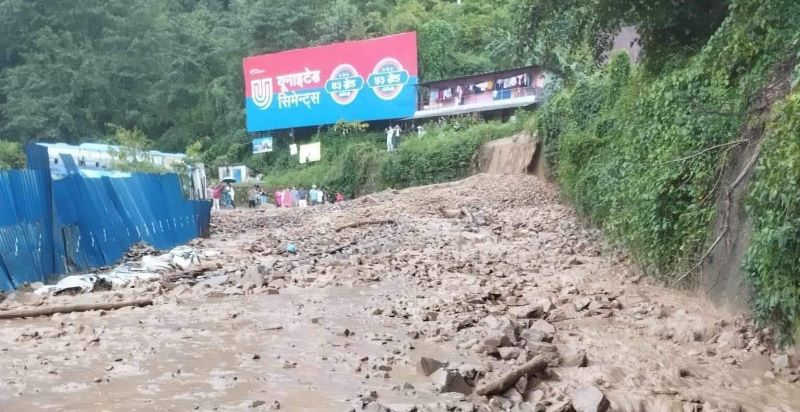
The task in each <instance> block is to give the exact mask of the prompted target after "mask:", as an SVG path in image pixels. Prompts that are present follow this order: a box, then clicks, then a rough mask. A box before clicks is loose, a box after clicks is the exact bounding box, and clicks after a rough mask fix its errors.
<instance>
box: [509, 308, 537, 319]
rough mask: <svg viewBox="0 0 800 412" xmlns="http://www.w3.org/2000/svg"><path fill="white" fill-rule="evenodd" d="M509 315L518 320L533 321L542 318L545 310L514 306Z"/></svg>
mask: <svg viewBox="0 0 800 412" xmlns="http://www.w3.org/2000/svg"><path fill="white" fill-rule="evenodd" d="M508 313H509V314H510V315H512V316H515V317H516V318H517V319H532V318H541V317H542V316H543V315H544V309H543V308H542V307H541V306H533V305H525V306H514V307H512V308H511V309H509V310H508Z"/></svg>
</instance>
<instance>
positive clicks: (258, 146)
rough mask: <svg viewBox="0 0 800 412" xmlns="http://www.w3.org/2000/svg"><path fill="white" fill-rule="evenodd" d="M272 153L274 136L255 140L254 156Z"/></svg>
mask: <svg viewBox="0 0 800 412" xmlns="http://www.w3.org/2000/svg"><path fill="white" fill-rule="evenodd" d="M271 151H272V136H267V137H260V138H258V139H253V154H257V153H267V152H271Z"/></svg>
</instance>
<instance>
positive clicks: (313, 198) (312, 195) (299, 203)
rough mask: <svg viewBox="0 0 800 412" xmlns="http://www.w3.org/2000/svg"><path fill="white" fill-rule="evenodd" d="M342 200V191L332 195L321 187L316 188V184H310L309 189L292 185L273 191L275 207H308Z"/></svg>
mask: <svg viewBox="0 0 800 412" xmlns="http://www.w3.org/2000/svg"><path fill="white" fill-rule="evenodd" d="M342 201H344V194H343V193H342V192H338V193H336V196H334V197H332V195H331V193H329V192H327V191H325V190H323V189H321V188H320V189H318V188H317V185H312V186H311V190H306V189H305V188H302V187H301V188H299V189H298V188H296V187H292V188H291V189H289V188H286V189H283V190H276V191H275V207H308V206H316V205H321V204H324V203H334V202H336V203H339V202H342Z"/></svg>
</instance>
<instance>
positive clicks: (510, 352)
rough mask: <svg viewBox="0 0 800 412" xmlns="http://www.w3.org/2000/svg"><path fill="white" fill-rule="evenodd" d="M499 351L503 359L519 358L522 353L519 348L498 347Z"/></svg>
mask: <svg viewBox="0 0 800 412" xmlns="http://www.w3.org/2000/svg"><path fill="white" fill-rule="evenodd" d="M497 352H498V353H499V354H500V358H501V359H503V360H511V359H517V358H518V357H519V354H520V350H519V348H513V347H512V348H498V349H497Z"/></svg>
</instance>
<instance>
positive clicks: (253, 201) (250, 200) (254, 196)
mask: <svg viewBox="0 0 800 412" xmlns="http://www.w3.org/2000/svg"><path fill="white" fill-rule="evenodd" d="M258 196H259V188H258V185H256V186H254V187H252V188H250V190H249V191H248V192H247V207H249V208H251V209H253V208H255V207H256V205H257V204H258Z"/></svg>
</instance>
